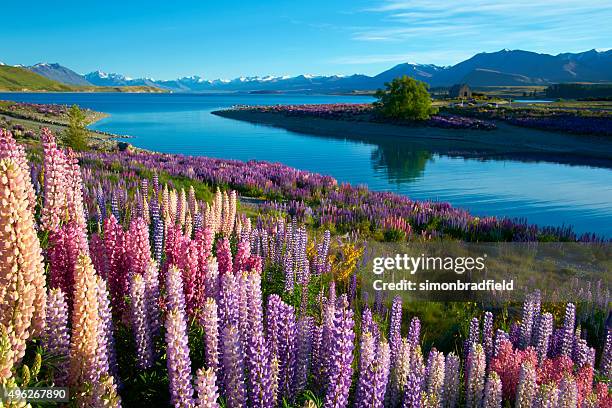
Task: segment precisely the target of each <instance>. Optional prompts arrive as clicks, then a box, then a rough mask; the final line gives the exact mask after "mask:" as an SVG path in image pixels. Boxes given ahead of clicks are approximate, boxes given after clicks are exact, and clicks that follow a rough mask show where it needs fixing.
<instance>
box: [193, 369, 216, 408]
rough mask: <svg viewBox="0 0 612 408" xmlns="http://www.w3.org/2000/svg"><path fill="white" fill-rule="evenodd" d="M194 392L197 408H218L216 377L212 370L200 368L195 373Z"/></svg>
mask: <svg viewBox="0 0 612 408" xmlns="http://www.w3.org/2000/svg"><path fill="white" fill-rule="evenodd" d="M196 391H197V393H198V398H197V399H196V404H195V407H197V408H218V407H219V404H218V403H217V399H218V398H219V388H218V387H217V376H216V374H215V371H214V370H213V369H212V368H208V369H206V370H204V369H203V368H200V369H199V370H198V371H197V372H196Z"/></svg>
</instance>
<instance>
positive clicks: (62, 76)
mask: <svg viewBox="0 0 612 408" xmlns="http://www.w3.org/2000/svg"><path fill="white" fill-rule="evenodd" d="M26 68H27V69H29V70H30V71H32V72H35V73H37V74H38V75H42V76H44V77H47V78H49V79H52V80H54V81H58V82H61V83H64V84H67V85H83V86H87V85H91V83H90V82H88V81H87V80H86V79H85V78H83V76H82V75H79V74H77V73H76V72H74V71H73V70H71V69H69V68H66V67H64V66H62V65H60V64H57V63H53V64H50V63H47V62H40V63H38V64H36V65H32V66H31V67H26Z"/></svg>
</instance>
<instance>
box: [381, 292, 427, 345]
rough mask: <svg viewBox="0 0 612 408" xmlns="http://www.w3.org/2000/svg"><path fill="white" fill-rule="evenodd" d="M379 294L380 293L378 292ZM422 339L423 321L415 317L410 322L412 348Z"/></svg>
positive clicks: (409, 338) (409, 339)
mask: <svg viewBox="0 0 612 408" xmlns="http://www.w3.org/2000/svg"><path fill="white" fill-rule="evenodd" d="M376 293H379V292H376ZM420 337H421V321H420V320H419V318H418V317H416V316H415V317H413V318H412V320H411V321H410V329H409V330H408V342H409V343H410V345H411V346H413V347H416V346H417V345H418V344H419V342H420Z"/></svg>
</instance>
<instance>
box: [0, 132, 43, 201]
mask: <svg viewBox="0 0 612 408" xmlns="http://www.w3.org/2000/svg"><path fill="white" fill-rule="evenodd" d="M2 159H6V160H8V159H11V160H12V161H13V163H15V165H16V166H17V167H19V168H20V169H21V172H22V174H24V175H29V174H30V166H29V165H28V159H27V156H26V151H25V148H24V147H23V145H20V144H19V143H17V142H16V141H15V139H14V138H13V135H12V134H11V132H10V131H8V130H5V129H0V160H2ZM26 184H27V186H26V189H27V190H28V192H27V194H28V202H29V210H30V212H32V213H34V207H35V206H36V193H35V192H34V187H33V186H32V184H31V183H26Z"/></svg>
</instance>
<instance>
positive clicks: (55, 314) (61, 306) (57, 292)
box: [43, 289, 70, 387]
mask: <svg viewBox="0 0 612 408" xmlns="http://www.w3.org/2000/svg"><path fill="white" fill-rule="evenodd" d="M46 317H47V324H46V326H45V334H44V339H43V344H44V348H45V351H46V352H47V353H49V354H50V355H52V356H54V357H56V358H57V359H58V360H57V363H56V367H57V369H56V370H55V371H54V378H53V380H54V383H55V384H56V385H57V386H60V387H63V386H66V385H67V381H68V368H69V364H70V361H69V358H70V332H69V331H68V304H67V303H66V299H65V297H64V293H63V292H62V290H61V289H51V290H50V291H49V296H48V297H47V316H46Z"/></svg>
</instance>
